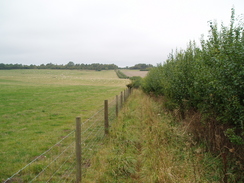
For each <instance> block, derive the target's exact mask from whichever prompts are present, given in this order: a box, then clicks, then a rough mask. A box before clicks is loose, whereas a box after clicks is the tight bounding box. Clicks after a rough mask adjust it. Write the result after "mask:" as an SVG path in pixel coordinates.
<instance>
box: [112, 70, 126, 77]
mask: <svg viewBox="0 0 244 183" xmlns="http://www.w3.org/2000/svg"><path fill="white" fill-rule="evenodd" d="M115 72H116V74H117V76H118V77H119V78H120V79H128V78H129V77H128V76H126V75H125V74H124V73H123V72H121V71H120V70H115Z"/></svg>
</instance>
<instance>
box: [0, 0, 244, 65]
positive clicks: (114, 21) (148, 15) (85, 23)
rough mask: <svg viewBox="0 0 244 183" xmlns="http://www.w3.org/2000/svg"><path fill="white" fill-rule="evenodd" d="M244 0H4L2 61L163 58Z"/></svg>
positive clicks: (0, 7)
mask: <svg viewBox="0 0 244 183" xmlns="http://www.w3.org/2000/svg"><path fill="white" fill-rule="evenodd" d="M232 7H234V8H235V13H236V15H240V14H243V13H244V0H0V63H5V64H10V63H12V64H16V63H18V64H23V65H30V64H34V65H40V64H47V63H53V64H67V63H68V62H69V61H72V62H74V63H77V64H79V63H85V64H91V63H102V64H115V65H118V66H120V67H125V66H134V65H135V64H138V63H146V64H152V65H157V64H159V63H163V62H164V61H165V60H166V59H167V57H168V55H169V53H171V51H172V50H175V49H176V48H177V49H185V48H186V46H187V44H188V43H189V41H190V40H195V41H196V42H198V41H199V40H200V38H201V35H202V34H203V35H204V36H205V38H207V35H208V30H209V24H208V21H210V20H216V21H217V22H218V23H221V22H223V23H224V24H225V25H229V21H230V15H231V8H232Z"/></svg>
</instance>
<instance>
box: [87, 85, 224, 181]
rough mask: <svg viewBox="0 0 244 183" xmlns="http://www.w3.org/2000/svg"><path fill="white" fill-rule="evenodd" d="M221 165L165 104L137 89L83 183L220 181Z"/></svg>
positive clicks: (92, 161)
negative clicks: (205, 150)
mask: <svg viewBox="0 0 244 183" xmlns="http://www.w3.org/2000/svg"><path fill="white" fill-rule="evenodd" d="M219 164H220V163H219V161H218V159H215V158H214V157H212V156H211V155H210V154H208V153H207V152H204V148H203V147H202V146H201V145H197V144H196V143H195V142H194V140H193V139H192V137H191V136H189V135H187V133H186V130H185V129H184V128H183V127H182V126H180V125H177V124H176V123H175V122H174V120H173V118H172V117H170V116H169V115H168V114H166V113H165V112H164V110H163V108H162V105H160V104H159V103H156V102H155V101H154V100H153V99H152V98H150V97H148V96H146V95H145V94H143V93H142V92H140V91H137V90H135V91H134V93H133V94H132V96H131V97H130V98H129V99H128V101H127V102H126V104H125V105H124V108H123V110H122V111H121V112H120V116H119V119H118V121H117V123H116V124H114V125H113V126H112V127H111V132H110V136H109V138H107V140H106V142H105V143H104V146H103V147H102V148H101V150H100V151H99V152H98V154H97V155H96V156H95V157H94V158H93V159H92V160H91V166H90V167H89V168H88V169H87V171H86V174H85V176H84V177H83V182H86V183H88V182H89V183H91V182H101V183H102V182H111V183H112V182H120V183H122V182H126V183H130V182H131V183H134V182H155V183H156V182H159V183H161V182H167V183H171V182H172V183H173V182H181V183H184V182H187V183H189V182H219V181H220V174H221V171H220V170H219V168H218V166H219Z"/></svg>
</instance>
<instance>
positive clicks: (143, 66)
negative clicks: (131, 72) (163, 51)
mask: <svg viewBox="0 0 244 183" xmlns="http://www.w3.org/2000/svg"><path fill="white" fill-rule="evenodd" d="M152 67H153V65H152V64H136V65H134V66H132V67H129V69H135V70H140V71H149V70H150V69H151V68H152Z"/></svg>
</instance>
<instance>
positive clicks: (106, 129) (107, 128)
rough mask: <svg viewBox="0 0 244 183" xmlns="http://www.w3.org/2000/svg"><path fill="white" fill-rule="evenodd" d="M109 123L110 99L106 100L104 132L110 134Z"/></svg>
mask: <svg viewBox="0 0 244 183" xmlns="http://www.w3.org/2000/svg"><path fill="white" fill-rule="evenodd" d="M108 130H109V124H108V100H104V132H105V135H108V133H109V132H108Z"/></svg>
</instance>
